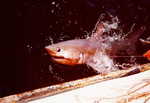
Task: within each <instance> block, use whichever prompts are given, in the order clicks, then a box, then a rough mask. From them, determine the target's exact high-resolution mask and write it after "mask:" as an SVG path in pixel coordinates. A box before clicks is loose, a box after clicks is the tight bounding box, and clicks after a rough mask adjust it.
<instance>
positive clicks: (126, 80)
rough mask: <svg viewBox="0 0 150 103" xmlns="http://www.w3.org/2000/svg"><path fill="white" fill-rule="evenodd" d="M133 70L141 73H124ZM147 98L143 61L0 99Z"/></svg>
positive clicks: (116, 102)
mask: <svg viewBox="0 0 150 103" xmlns="http://www.w3.org/2000/svg"><path fill="white" fill-rule="evenodd" d="M133 72H141V73H138V74H135V75H131V76H128V77H124V76H127V75H129V74H132V73H133ZM120 77H123V78H120ZM116 78H118V79H116ZM111 79H112V80H111ZM106 80H107V81H106ZM102 81H104V82H102ZM76 88H78V89H76ZM67 91H68V92H67ZM149 99H150V64H145V65H142V66H139V67H136V68H130V69H129V70H122V71H117V72H112V73H110V74H108V75H103V76H102V75H96V76H93V77H89V78H85V79H80V80H76V81H71V82H67V83H63V84H59V85H54V86H48V87H45V88H41V89H36V90H33V91H29V92H25V93H21V94H17V95H11V96H7V97H4V98H1V99H0V103H16V102H17V103H22V102H30V103H62V102H63V103H144V102H145V103H149V102H150V100H149Z"/></svg>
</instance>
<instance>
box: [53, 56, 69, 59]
mask: <svg viewBox="0 0 150 103" xmlns="http://www.w3.org/2000/svg"><path fill="white" fill-rule="evenodd" d="M52 59H54V60H55V59H66V58H65V57H63V56H52Z"/></svg>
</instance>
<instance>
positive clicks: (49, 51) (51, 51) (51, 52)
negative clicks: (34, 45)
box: [45, 46, 55, 55]
mask: <svg viewBox="0 0 150 103" xmlns="http://www.w3.org/2000/svg"><path fill="white" fill-rule="evenodd" d="M45 50H46V51H47V52H48V54H49V55H55V52H54V51H53V50H52V49H50V47H49V46H47V47H45Z"/></svg>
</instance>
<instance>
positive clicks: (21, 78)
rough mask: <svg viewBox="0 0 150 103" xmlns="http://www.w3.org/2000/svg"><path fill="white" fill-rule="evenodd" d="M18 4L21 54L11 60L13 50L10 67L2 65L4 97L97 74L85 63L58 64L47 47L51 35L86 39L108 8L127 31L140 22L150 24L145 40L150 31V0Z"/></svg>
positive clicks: (28, 0)
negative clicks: (70, 65) (80, 64)
mask: <svg viewBox="0 0 150 103" xmlns="http://www.w3.org/2000/svg"><path fill="white" fill-rule="evenodd" d="M15 3H16V6H15V19H16V20H15V24H14V27H15V36H14V37H15V52H14V53H13V54H15V57H14V58H11V59H8V58H9V54H10V52H11V54H12V51H11V48H10V51H9V50H8V55H7V56H8V58H5V60H6V62H7V63H6V65H7V66H5V67H4V68H3V69H1V73H2V78H1V79H2V82H1V84H2V85H1V88H0V96H6V95H10V94H15V93H20V92H24V91H27V90H32V89H36V88H40V87H45V86H48V85H52V84H57V83H61V82H66V81H70V80H75V79H79V78H83V77H87V76H91V75H95V74H96V73H95V71H93V70H92V69H91V68H87V67H86V66H85V65H83V66H76V67H69V66H64V65H60V64H56V63H52V62H51V60H50V57H49V56H48V54H47V53H46V51H45V50H44V47H45V46H46V45H49V44H51V42H50V38H52V39H53V40H54V43H56V42H59V41H63V40H68V39H74V38H76V37H78V38H82V37H84V35H86V34H87V33H90V32H91V31H92V29H93V28H94V25H95V23H96V21H97V19H98V17H99V15H100V14H101V13H103V12H109V13H111V14H112V15H115V16H117V17H118V18H119V20H120V22H121V23H120V25H122V27H123V30H124V32H125V33H126V32H127V31H129V29H130V27H131V25H132V24H133V23H136V24H137V25H145V26H146V27H147V29H146V32H145V34H144V35H143V36H142V38H146V37H148V36H149V35H150V0H55V1H52V0H24V1H23V0H17V1H16V2H15ZM10 39H11V38H10ZM9 44H10V45H11V43H9ZM13 48H14V47H13ZM139 49H140V50H141V51H140V52H141V53H144V52H145V51H146V50H147V49H145V47H144V46H143V45H142V44H139ZM14 62H15V63H14ZM14 64H15V66H12V65H14ZM49 66H52V68H53V69H52V70H50V67H49Z"/></svg>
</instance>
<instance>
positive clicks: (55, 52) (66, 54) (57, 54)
mask: <svg viewBox="0 0 150 103" xmlns="http://www.w3.org/2000/svg"><path fill="white" fill-rule="evenodd" d="M88 48H89V46H88V44H87V41H86V40H69V41H64V42H60V43H56V44H52V45H49V46H46V47H45V49H46V50H47V52H48V54H49V55H50V56H51V57H52V59H53V60H54V61H55V62H58V63H61V64H67V65H77V64H84V63H85V61H86V59H87V57H88V56H89V55H92V54H94V51H92V50H91V49H90V51H89V50H88Z"/></svg>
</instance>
